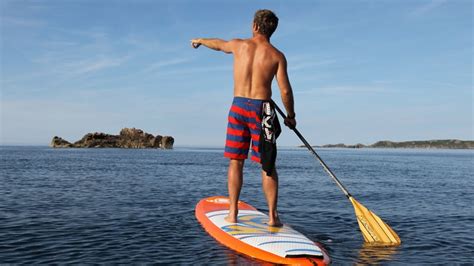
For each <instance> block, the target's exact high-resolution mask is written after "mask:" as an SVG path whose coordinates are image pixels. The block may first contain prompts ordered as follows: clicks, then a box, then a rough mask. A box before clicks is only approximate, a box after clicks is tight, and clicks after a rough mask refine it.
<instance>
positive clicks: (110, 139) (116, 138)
mask: <svg viewBox="0 0 474 266" xmlns="http://www.w3.org/2000/svg"><path fill="white" fill-rule="evenodd" d="M173 144H174V138H173V137H171V136H161V135H156V136H153V135H152V134H149V133H146V132H143V130H141V129H136V128H123V129H122V130H121V131H120V134H119V135H110V134H105V133H101V132H95V133H87V134H86V135H84V137H82V139H80V140H78V141H76V142H74V143H70V142H68V141H67V140H64V139H63V138H60V137H58V136H54V137H53V140H52V141H51V143H50V145H49V146H50V147H53V148H135V149H141V148H161V149H172V148H173Z"/></svg>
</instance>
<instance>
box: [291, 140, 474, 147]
mask: <svg viewBox="0 0 474 266" xmlns="http://www.w3.org/2000/svg"><path fill="white" fill-rule="evenodd" d="M300 147H304V146H303V145H302V146H300ZM315 147H317V148H353V149H357V148H402V149H474V141H472V140H458V139H444V140H418V141H403V142H394V141H389V140H383V141H378V142H376V143H374V144H371V145H364V144H360V143H359V144H355V145H346V144H342V143H340V144H327V145H322V146H315Z"/></svg>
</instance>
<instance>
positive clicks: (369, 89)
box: [295, 85, 397, 95]
mask: <svg viewBox="0 0 474 266" xmlns="http://www.w3.org/2000/svg"><path fill="white" fill-rule="evenodd" d="M394 92H397V90H394V89H391V88H386V87H381V86H374V85H368V86H329V87H320V88H311V89H303V90H299V91H295V93H296V94H323V95H352V94H380V93H394Z"/></svg>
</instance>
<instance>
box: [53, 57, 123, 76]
mask: <svg viewBox="0 0 474 266" xmlns="http://www.w3.org/2000/svg"><path fill="white" fill-rule="evenodd" d="M128 58H129V57H128V56H124V57H118V58H115V57H100V58H94V59H86V60H82V61H79V62H72V63H67V64H64V65H63V67H64V69H62V71H64V74H68V75H70V76H76V75H81V74H87V73H92V72H98V71H101V70H104V69H107V68H112V67H117V66H120V65H121V64H123V63H124V62H125V61H127V60H128Z"/></svg>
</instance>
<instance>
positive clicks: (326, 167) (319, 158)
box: [272, 100, 352, 198]
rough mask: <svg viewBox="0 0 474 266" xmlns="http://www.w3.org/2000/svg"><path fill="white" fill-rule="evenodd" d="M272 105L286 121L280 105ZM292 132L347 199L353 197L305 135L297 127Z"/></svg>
mask: <svg viewBox="0 0 474 266" xmlns="http://www.w3.org/2000/svg"><path fill="white" fill-rule="evenodd" d="M272 103H273V106H275V109H276V110H277V111H278V113H280V115H281V116H282V117H283V119H286V115H285V113H283V111H282V110H281V109H280V107H278V105H277V104H276V103H275V102H274V101H273V100H272ZM292 130H293V131H294V132H295V134H296V135H297V136H298V137H299V138H300V140H301V141H302V142H303V144H304V145H305V146H306V148H308V150H309V151H310V152H311V154H313V155H314V157H316V159H318V161H319V163H320V164H321V166H322V167H323V169H324V171H326V173H328V175H329V176H330V177H331V178H332V179H333V180H334V182H336V184H337V186H338V187H339V188H340V189H341V190H342V192H344V194H345V195H346V197H347V198H350V197H352V196H351V194H350V193H349V191H347V189H346V188H345V187H344V185H343V184H342V183H341V181H339V179H337V177H336V175H335V174H334V173H333V172H332V171H331V169H329V167H328V166H327V164H326V163H325V162H324V161H323V159H321V157H319V155H318V154H317V153H316V151H315V150H314V149H313V147H311V145H310V144H309V143H308V142H307V141H306V139H305V138H304V137H303V135H301V133H300V132H299V131H298V129H296V127H295V128H292Z"/></svg>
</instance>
